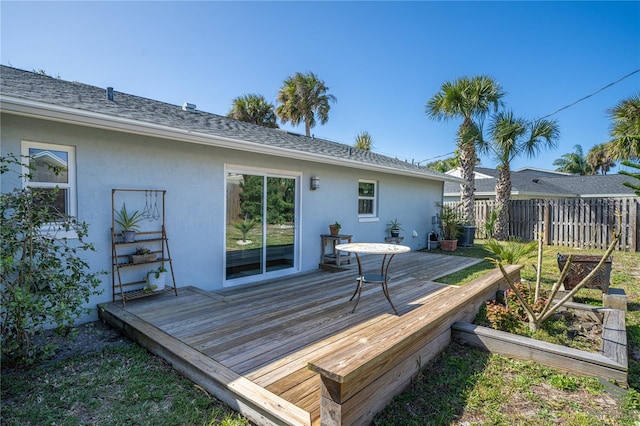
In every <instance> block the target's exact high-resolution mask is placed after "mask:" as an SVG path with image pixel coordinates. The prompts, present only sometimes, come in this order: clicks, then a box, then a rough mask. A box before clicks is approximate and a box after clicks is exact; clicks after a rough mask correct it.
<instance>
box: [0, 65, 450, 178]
mask: <svg viewBox="0 0 640 426" xmlns="http://www.w3.org/2000/svg"><path fill="white" fill-rule="evenodd" d="M9 98H17V99H21V100H27V101H32V102H38V103H44V104H48V105H54V106H56V107H61V108H70V109H72V110H75V111H77V112H86V113H95V114H100V115H103V116H110V117H117V118H120V119H126V120H133V121H134V122H136V123H148V124H152V125H156V126H167V127H169V128H171V129H179V130H182V131H186V132H193V133H194V134H200V135H206V136H208V137H213V138H215V137H219V138H226V139H231V140H233V141H234V146H233V147H234V148H236V149H239V150H251V149H252V144H260V145H262V146H264V147H268V148H271V149H272V150H273V153H274V154H275V155H278V152H280V153H281V155H286V151H287V150H294V151H296V152H300V153H304V154H306V155H308V159H309V160H310V161H320V162H322V159H323V158H325V159H326V158H332V159H334V160H337V161H338V162H339V164H344V165H345V166H348V167H358V166H369V167H370V166H379V167H380V169H381V171H384V172H387V173H398V174H405V175H406V174H409V175H414V176H416V177H422V178H431V179H436V180H440V181H447V180H448V181H451V180H454V179H452V178H451V177H450V176H447V175H444V174H442V173H438V172H435V171H432V170H429V169H426V168H423V167H418V166H415V165H413V164H411V163H408V162H406V161H401V160H398V159H395V158H391V157H388V156H384V155H380V154H376V153H373V152H370V151H364V150H360V149H356V148H354V147H351V146H349V145H345V144H341V143H337V142H332V141H328V140H324V139H318V138H309V137H306V136H302V135H298V134H295V133H290V132H286V131H283V130H279V129H269V128H266V127H261V126H257V125H254V124H250V123H245V122H242V121H237V120H234V119H231V118H228V117H224V116H220V115H216V114H211V113H208V112H204V111H198V110H196V111H195V112H187V111H183V109H182V107H181V106H176V105H171V104H168V103H164V102H160V101H155V100H151V99H146V98H142V97H139V96H134V95H130V94H127V93H123V92H117V91H114V98H113V100H108V99H107V95H106V89H104V88H99V87H96V86H91V85H87V84H83V83H77V82H70V81H65V80H62V79H58V78H52V77H49V76H46V75H41V74H37V73H33V72H29V71H23V70H19V69H16V68H12V67H7V66H3V65H0V100H1V101H2V103H4V102H6V101H8V100H9ZM0 107H2V105H1V104H0ZM2 109H3V110H4V109H5V108H4V107H2ZM247 142H249V143H247ZM253 146H255V145H253Z"/></svg>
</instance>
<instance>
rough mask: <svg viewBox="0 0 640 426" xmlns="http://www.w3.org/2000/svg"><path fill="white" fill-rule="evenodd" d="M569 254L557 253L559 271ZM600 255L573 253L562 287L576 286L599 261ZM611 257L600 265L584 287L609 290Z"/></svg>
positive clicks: (604, 291)
mask: <svg viewBox="0 0 640 426" xmlns="http://www.w3.org/2000/svg"><path fill="white" fill-rule="evenodd" d="M568 258H569V255H566V254H560V253H558V268H559V269H560V272H562V270H563V269H564V265H565V264H566V263H567V259H568ZM600 259H601V257H600V256H589V255H580V254H576V255H573V261H572V262H571V267H570V268H569V273H568V274H567V276H566V277H565V279H564V281H563V283H562V284H563V285H564V289H565V290H571V289H573V288H574V287H575V286H577V285H578V284H579V283H580V281H582V280H583V279H584V278H585V277H586V276H587V275H589V273H590V272H591V271H593V270H594V268H595V267H596V265H598V262H600ZM612 262H613V258H612V257H611V256H609V259H607V260H606V262H605V264H604V265H602V267H601V268H600V270H599V271H598V272H597V273H596V275H595V276H594V277H593V278H592V279H591V280H590V281H589V282H587V284H586V285H585V288H599V289H600V290H602V292H603V293H608V292H609V279H610V277H611V263H612Z"/></svg>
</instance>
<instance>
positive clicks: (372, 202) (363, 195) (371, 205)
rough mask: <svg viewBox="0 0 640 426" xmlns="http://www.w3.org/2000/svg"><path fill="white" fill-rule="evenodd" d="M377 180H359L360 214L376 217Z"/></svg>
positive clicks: (361, 215)
mask: <svg viewBox="0 0 640 426" xmlns="http://www.w3.org/2000/svg"><path fill="white" fill-rule="evenodd" d="M377 189H378V188H377V182H376V181H373V180H360V181H358V216H360V217H375V216H376V214H377V203H378V201H377V193H378V190H377Z"/></svg>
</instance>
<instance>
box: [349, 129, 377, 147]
mask: <svg viewBox="0 0 640 426" xmlns="http://www.w3.org/2000/svg"><path fill="white" fill-rule="evenodd" d="M353 146H355V147H356V148H358V149H362V150H365V151H371V148H373V139H371V135H370V134H369V132H367V131H366V130H365V131H363V132H360V133H359V134H358V136H356V143H355V144H354V145H353Z"/></svg>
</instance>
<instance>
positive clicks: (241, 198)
mask: <svg viewBox="0 0 640 426" xmlns="http://www.w3.org/2000/svg"><path fill="white" fill-rule="evenodd" d="M297 181H298V179H297V177H295V176H282V175H273V174H267V173H265V174H261V173H256V172H248V173H244V172H242V171H228V172H227V212H226V272H225V280H226V282H227V284H228V285H235V284H241V283H244V282H252V281H257V280H258V279H261V278H263V276H269V275H275V274H277V273H278V272H283V273H286V272H287V271H286V270H290V269H292V268H295V267H296V241H297V235H296V226H295V224H296V211H297V209H296V199H297V197H296V193H297Z"/></svg>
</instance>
